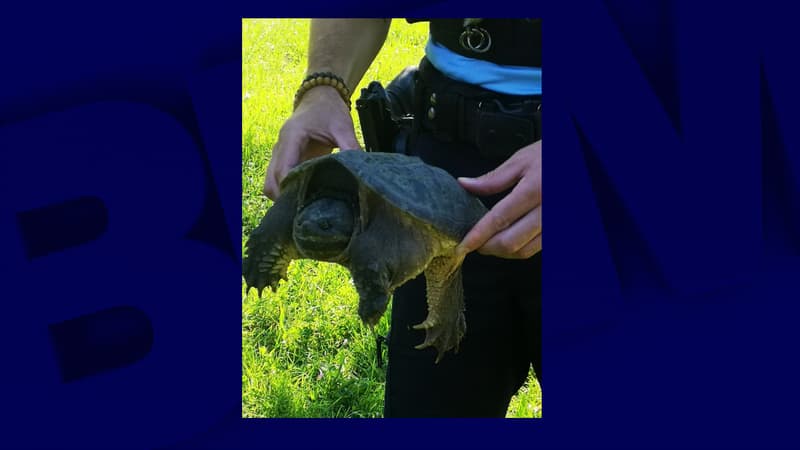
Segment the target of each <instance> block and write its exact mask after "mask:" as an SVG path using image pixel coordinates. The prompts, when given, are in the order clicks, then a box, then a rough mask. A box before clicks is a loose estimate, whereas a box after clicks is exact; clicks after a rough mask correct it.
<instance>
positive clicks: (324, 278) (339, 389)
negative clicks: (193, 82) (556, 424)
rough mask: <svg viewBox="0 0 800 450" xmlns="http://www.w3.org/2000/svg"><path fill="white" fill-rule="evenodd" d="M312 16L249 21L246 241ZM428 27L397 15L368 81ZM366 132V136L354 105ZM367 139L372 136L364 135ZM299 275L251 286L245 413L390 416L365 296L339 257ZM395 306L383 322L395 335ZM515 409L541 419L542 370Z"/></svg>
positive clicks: (295, 268) (394, 63)
mask: <svg viewBox="0 0 800 450" xmlns="http://www.w3.org/2000/svg"><path fill="white" fill-rule="evenodd" d="M308 28H309V23H308V20H296V19H258V20H244V21H243V23H242V62H243V66H242V117H243V122H242V192H243V194H242V249H244V242H245V240H246V237H247V236H248V235H249V233H250V231H251V230H252V229H253V228H255V227H256V225H258V221H259V220H261V218H262V217H263V216H264V213H265V212H266V210H267V208H268V207H269V206H270V202H269V201H268V200H267V199H266V198H264V197H263V196H262V195H261V189H262V185H263V181H264V173H265V171H266V168H267V164H268V163H269V159H270V156H271V148H272V146H273V145H274V144H275V140H276V138H277V136H278V131H279V129H280V127H281V125H282V124H283V122H284V121H285V120H286V118H287V117H289V114H290V113H291V108H292V97H293V95H294V91H295V89H296V88H297V85H298V83H299V80H302V78H303V76H304V74H305V69H306V66H305V64H306V63H305V61H306V50H307V49H306V47H307V45H308ZM426 39H427V26H426V25H424V24H416V25H409V24H407V23H406V22H405V21H403V20H394V21H393V23H392V27H391V30H390V32H389V37H388V38H387V41H386V44H385V45H384V47H383V49H382V50H381V53H380V54H379V55H378V58H377V59H376V61H375V62H374V63H373V64H372V66H371V67H370V69H369V70H368V71H367V73H366V75H365V76H364V79H363V81H362V84H361V85H360V86H358V87H357V88H356V89H355V90H354V91H353V92H354V93H355V94H354V97H356V96H357V95H358V93H359V92H360V90H361V88H362V87H365V86H366V84H367V83H368V82H369V81H371V80H380V81H382V82H383V83H384V84H386V83H387V82H388V81H390V80H391V79H392V78H393V77H394V76H395V75H396V74H397V73H399V72H400V70H402V69H403V68H404V67H406V66H408V65H412V64H417V63H418V62H419V59H420V58H421V57H422V55H423V48H424V45H425V41H426ZM353 120H354V122H355V123H356V134H357V136H358V138H359V139H361V133H360V126H359V125H358V117H357V114H356V112H355V110H353ZM362 142H363V141H362ZM288 278H289V281H287V282H282V283H281V285H280V287H279V289H278V290H277V292H275V293H272V292H270V291H269V290H267V291H265V292H264V297H263V298H262V299H258V298H257V295H256V293H255V291H253V292H251V293H250V294H249V295H247V296H245V294H244V285H242V298H243V299H242V415H243V416H244V417H380V416H381V414H382V410H383V388H384V371H383V369H381V368H379V367H378V366H377V364H376V361H375V353H374V351H375V343H374V342H375V341H374V336H373V334H372V332H370V330H369V329H368V328H367V327H364V326H362V325H361V322H360V320H359V319H358V315H357V314H356V306H357V302H358V297H357V294H356V292H355V289H354V287H353V284H352V281H351V280H350V276H349V274H348V273H347V271H346V270H345V269H343V268H341V267H339V266H337V265H334V264H327V263H319V262H315V261H308V260H302V261H295V262H293V263H292V264H291V265H290V267H289V277H288ZM390 315H391V306H390V309H389V311H388V312H387V314H386V315H385V316H384V318H383V319H381V322H380V323H379V325H378V326H377V327H376V331H377V333H380V334H383V335H385V334H386V331H387V330H388V327H389V317H390ZM508 417H541V392H540V390H539V386H538V384H536V382H535V380H534V379H533V377H532V376H531V377H529V382H528V384H527V385H526V386H525V387H524V388H523V389H522V390H521V391H520V392H519V394H518V395H517V396H516V397H515V398H514V399H513V400H512V403H511V407H510V408H509V412H508Z"/></svg>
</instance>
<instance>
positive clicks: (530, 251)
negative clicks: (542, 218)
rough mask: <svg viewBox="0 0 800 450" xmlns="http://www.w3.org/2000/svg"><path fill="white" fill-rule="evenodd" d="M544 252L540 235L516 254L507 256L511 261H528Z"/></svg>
mask: <svg viewBox="0 0 800 450" xmlns="http://www.w3.org/2000/svg"><path fill="white" fill-rule="evenodd" d="M540 251H542V235H541V234H540V235H538V236H536V237H535V238H533V239H532V240H531V241H530V242H528V243H527V244H525V246H524V247H522V248H521V249H519V250H517V251H516V252H515V253H514V254H512V255H509V256H507V257H506V258H510V259H528V258H530V257H532V256H533V255H535V254H537V253H539V252H540Z"/></svg>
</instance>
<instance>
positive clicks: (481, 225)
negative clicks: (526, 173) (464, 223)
mask: <svg viewBox="0 0 800 450" xmlns="http://www.w3.org/2000/svg"><path fill="white" fill-rule="evenodd" d="M535 190H537V186H536V182H535V181H534V180H530V179H526V178H523V179H522V180H520V182H519V183H518V184H517V186H516V187H515V188H514V190H512V191H511V193H510V194H508V195H507V196H505V197H504V198H503V199H502V200H500V201H499V202H498V203H497V204H496V205H495V206H494V208H492V209H491V210H490V211H489V212H488V213H486V215H485V216H483V217H482V218H481V220H479V221H478V223H476V224H475V226H473V227H472V229H471V230H470V231H469V233H467V235H466V236H464V239H463V240H462V241H461V243H460V244H459V248H458V251H459V252H460V253H464V254H466V253H469V252H471V251H474V250H477V249H478V248H480V247H482V246H483V245H484V244H485V243H486V242H487V241H488V240H489V239H490V238H492V236H494V235H496V234H498V233H500V232H501V231H503V230H505V229H507V228H508V227H510V226H511V225H513V224H514V223H515V222H516V221H517V220H518V219H519V218H520V217H522V216H524V215H526V214H527V213H529V212H530V211H532V210H533V209H534V208H536V206H538V203H537V199H536V196H535V195H533V192H534V191H535Z"/></svg>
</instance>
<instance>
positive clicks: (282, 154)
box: [264, 128, 308, 201]
mask: <svg viewBox="0 0 800 450" xmlns="http://www.w3.org/2000/svg"><path fill="white" fill-rule="evenodd" d="M307 144H308V138H307V137H304V135H303V134H302V133H297V132H293V131H291V130H290V129H289V130H287V129H286V128H284V129H282V130H281V133H280V135H279V136H278V142H277V143H276V144H275V147H274V148H273V149H272V158H271V159H270V161H269V166H268V167H267V175H266V177H265V178H264V195H266V196H267V197H269V198H270V199H271V200H273V201H274V200H277V199H278V197H279V196H280V184H281V181H282V180H283V178H284V177H285V176H286V174H287V173H288V172H289V170H291V169H292V167H294V166H296V165H297V164H298V163H299V162H300V152H299V149H301V148H303V147H305V146H306V145H307Z"/></svg>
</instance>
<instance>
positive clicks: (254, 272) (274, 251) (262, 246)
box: [242, 192, 297, 297]
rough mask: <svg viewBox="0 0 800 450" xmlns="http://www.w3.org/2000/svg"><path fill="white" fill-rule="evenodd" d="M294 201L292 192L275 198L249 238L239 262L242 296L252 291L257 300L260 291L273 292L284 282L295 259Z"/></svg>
mask: <svg viewBox="0 0 800 450" xmlns="http://www.w3.org/2000/svg"><path fill="white" fill-rule="evenodd" d="M296 199H297V196H296V193H295V192H287V193H285V194H284V195H282V196H281V197H280V198H278V200H277V201H276V202H275V203H274V204H273V205H272V207H271V208H270V209H269V210H267V214H266V215H264V218H263V219H261V223H260V224H259V225H258V227H256V229H255V230H253V232H252V233H251V234H250V237H249V238H248V240H247V244H246V249H245V257H244V260H243V261H242V276H243V277H244V281H245V283H246V284H247V290H246V292H249V291H250V289H251V288H256V290H258V296H259V297H261V293H262V292H263V291H264V288H266V287H269V288H270V289H271V290H272V291H273V292H274V291H275V290H276V289H277V288H278V282H279V281H280V280H281V279H286V270H287V268H288V267H289V263H290V262H291V261H292V260H293V259H295V258H296V257H297V249H296V248H295V245H294V240H293V239H292V223H293V221H294V214H295V211H296V204H297V202H296Z"/></svg>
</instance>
